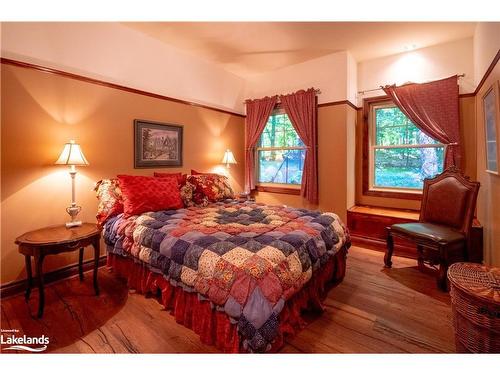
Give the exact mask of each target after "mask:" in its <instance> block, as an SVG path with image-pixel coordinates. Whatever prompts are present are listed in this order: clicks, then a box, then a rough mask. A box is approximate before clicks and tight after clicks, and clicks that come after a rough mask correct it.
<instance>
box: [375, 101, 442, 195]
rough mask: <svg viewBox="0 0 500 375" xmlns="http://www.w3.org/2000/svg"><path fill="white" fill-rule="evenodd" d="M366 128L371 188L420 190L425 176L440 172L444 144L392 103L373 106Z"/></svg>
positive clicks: (432, 175)
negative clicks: (367, 127)
mask: <svg viewBox="0 0 500 375" xmlns="http://www.w3.org/2000/svg"><path fill="white" fill-rule="evenodd" d="M369 127H370V128H369V134H370V136H369V148H370V149H369V151H370V152H369V157H370V161H369V162H370V188H371V189H375V190H376V189H391V190H392V189H410V190H421V189H422V187H423V180H424V179H425V178H429V177H434V176H435V175H436V174H438V173H441V172H442V170H443V161H444V145H442V144H440V143H439V142H437V141H436V140H434V139H433V138H431V137H429V136H427V135H426V134H425V133H423V132H422V131H421V130H420V129H419V128H417V127H416V126H415V124H413V123H412V122H411V121H410V119H409V118H408V117H406V115H405V114H404V113H403V112H401V110H400V109H399V108H398V107H396V106H395V105H394V104H392V103H387V104H383V105H373V106H372V107H371V111H370V119H369Z"/></svg>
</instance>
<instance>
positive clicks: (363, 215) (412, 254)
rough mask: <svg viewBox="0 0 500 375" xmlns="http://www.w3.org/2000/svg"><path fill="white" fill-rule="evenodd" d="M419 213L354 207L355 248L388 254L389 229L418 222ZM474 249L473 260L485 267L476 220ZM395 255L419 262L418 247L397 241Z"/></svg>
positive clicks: (351, 217)
mask: <svg viewBox="0 0 500 375" xmlns="http://www.w3.org/2000/svg"><path fill="white" fill-rule="evenodd" d="M419 215H420V213H419V211H415V210H403V209H396V208H382V207H373V206H354V207H351V208H350V209H348V210H347V227H348V228H349V231H350V233H351V240H352V244H353V245H355V246H356V245H359V246H363V247H366V248H369V249H374V250H379V251H385V249H386V238H387V232H386V229H385V228H387V227H388V226H390V225H392V224H397V223H412V222H417V221H418V218H419ZM471 243H472V246H471V249H470V251H469V260H470V261H471V262H477V263H481V262H482V260H483V227H482V226H481V224H480V223H479V221H477V219H474V222H473V225H472V233H471ZM394 254H396V255H399V256H404V257H408V258H417V248H416V247H415V244H414V243H411V242H408V241H405V240H402V239H396V240H395V241H394Z"/></svg>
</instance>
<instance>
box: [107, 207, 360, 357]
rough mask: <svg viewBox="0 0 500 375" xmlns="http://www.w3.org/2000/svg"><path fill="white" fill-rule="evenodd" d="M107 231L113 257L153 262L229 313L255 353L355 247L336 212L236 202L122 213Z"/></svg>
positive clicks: (265, 347)
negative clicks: (307, 290) (325, 271)
mask: <svg viewBox="0 0 500 375" xmlns="http://www.w3.org/2000/svg"><path fill="white" fill-rule="evenodd" d="M103 232H104V240H105V242H106V245H107V249H108V252H109V253H111V254H113V255H118V256H122V257H127V258H132V259H134V260H136V261H137V262H141V263H143V264H146V265H147V266H148V267H149V269H150V270H151V271H153V272H156V273H159V274H162V275H163V276H164V278H165V279H166V280H168V282H169V283H170V284H172V285H173V286H177V287H181V288H182V289H183V290H185V291H186V292H191V293H196V294H197V295H198V298H199V299H201V300H209V301H210V302H211V304H212V305H213V308H215V309H218V310H219V311H224V312H225V313H226V314H227V316H228V317H229V319H230V320H231V322H232V323H234V324H236V325H237V327H238V333H239V335H240V337H241V339H242V342H243V345H244V346H245V347H246V348H248V351H252V352H263V351H266V350H268V349H269V348H270V346H271V344H272V342H273V339H274V338H275V337H276V334H277V332H278V328H279V314H280V312H281V310H282V309H283V307H284V305H285V303H286V301H288V300H289V299H290V298H292V297H293V296H294V295H295V294H296V293H298V292H299V291H300V290H301V289H302V288H303V287H304V285H306V284H307V282H308V281H309V280H311V278H312V277H313V275H314V274H315V273H317V272H318V271H319V270H320V269H321V268H322V266H323V265H325V264H326V263H327V262H328V261H329V260H330V259H331V258H332V257H333V256H335V254H336V253H337V252H338V251H339V250H340V249H342V248H347V247H349V245H350V240H349V234H348V231H347V229H346V227H345V226H344V224H343V223H342V221H341V220H340V219H339V217H338V216H337V215H336V214H334V213H328V212H327V213H321V212H319V211H310V210H306V209H296V208H291V207H286V206H269V205H263V204H259V203H255V202H248V201H247V202H238V201H234V200H231V201H224V202H218V203H213V204H211V205H209V206H207V207H189V208H183V209H179V210H168V211H158V212H148V213H144V214H142V215H140V216H132V217H129V218H125V217H124V216H123V214H122V215H119V216H116V217H114V218H111V219H109V220H108V221H107V222H106V224H105V226H104V230H103Z"/></svg>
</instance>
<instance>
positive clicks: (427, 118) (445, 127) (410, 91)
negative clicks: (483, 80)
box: [384, 76, 462, 168]
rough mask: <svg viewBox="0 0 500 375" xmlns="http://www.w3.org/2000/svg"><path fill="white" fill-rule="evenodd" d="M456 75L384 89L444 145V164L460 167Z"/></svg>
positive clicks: (421, 127)
mask: <svg viewBox="0 0 500 375" xmlns="http://www.w3.org/2000/svg"><path fill="white" fill-rule="evenodd" d="M457 80H458V77H457V76H453V77H450V78H445V79H441V80H439V81H434V82H429V83H420V84H417V83H412V84H408V85H403V86H399V87H396V86H395V85H393V86H386V87H384V91H385V93H386V94H387V95H389V97H390V98H391V99H392V101H393V102H394V103H395V104H396V105H397V106H398V107H399V109H400V110H401V111H402V112H403V113H404V114H405V115H406V116H408V118H409V119H410V120H411V121H412V122H413V123H414V124H415V125H416V126H417V127H418V128H419V129H420V130H422V131H423V132H424V133H425V134H427V135H428V136H430V137H432V138H434V139H436V140H438V141H439V142H441V143H443V144H445V145H446V155H445V168H448V167H450V166H452V165H455V166H457V167H458V168H460V166H461V159H462V150H461V147H460V143H461V142H460V128H459V112H458V82H457Z"/></svg>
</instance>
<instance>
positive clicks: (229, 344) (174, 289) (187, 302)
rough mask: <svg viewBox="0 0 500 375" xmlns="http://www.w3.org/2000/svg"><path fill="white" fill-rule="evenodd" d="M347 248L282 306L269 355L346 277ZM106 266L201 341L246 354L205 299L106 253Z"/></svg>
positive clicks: (141, 265) (137, 264) (137, 263)
mask: <svg viewBox="0 0 500 375" xmlns="http://www.w3.org/2000/svg"><path fill="white" fill-rule="evenodd" d="M346 255H347V249H345V248H342V249H341V250H340V251H339V252H338V253H337V254H335V256H333V257H332V258H331V259H330V260H329V261H328V262H327V263H326V264H325V265H324V266H323V267H322V268H321V270H319V272H317V273H316V274H315V275H314V276H313V277H312V278H311V280H309V282H308V283H307V284H306V285H305V286H304V288H302V290H301V291H300V292H298V293H296V294H295V295H294V296H293V297H292V298H291V299H290V300H288V301H287V302H286V303H285V306H284V308H283V310H282V311H281V313H280V315H279V319H280V327H279V332H278V337H277V339H276V341H275V342H274V343H273V346H272V348H271V350H270V351H271V352H276V351H278V350H279V349H280V348H281V347H282V346H283V344H284V342H285V338H286V337H291V336H293V335H294V334H295V333H297V332H298V331H299V330H300V329H302V328H303V327H304V326H305V321H304V320H303V319H302V317H301V311H303V310H306V309H315V310H322V309H323V306H322V304H321V301H322V300H323V299H324V297H325V296H326V291H327V288H329V287H331V286H334V285H336V284H338V283H340V282H341V281H342V280H343V278H344V275H345V269H346ZM107 265H108V267H111V268H112V269H113V270H114V271H115V272H116V273H117V274H118V275H119V276H121V277H124V278H126V279H127V285H128V287H129V288H131V289H135V290H136V291H137V292H138V293H141V294H146V293H153V294H154V295H159V302H160V303H161V304H162V305H163V306H164V307H165V309H166V310H170V314H171V315H173V316H174V317H175V320H176V322H177V323H180V324H182V325H184V326H186V327H187V328H190V329H192V330H193V331H194V332H196V333H197V334H198V335H199V336H200V340H201V342H203V343H205V344H208V345H214V346H215V347H216V348H217V349H219V350H221V351H223V352H225V353H240V352H245V351H246V350H245V349H244V348H243V345H242V343H241V340H240V337H239V335H238V330H237V325H236V324H232V323H231V322H230V320H229V316H228V315H227V314H226V313H225V312H223V311H217V310H215V309H213V308H212V306H211V304H210V302H209V301H207V300H200V299H199V298H198V294H197V293H190V292H186V291H185V290H184V289H182V288H181V287H179V286H172V285H171V284H170V283H169V282H168V281H167V280H166V279H165V278H164V277H163V275H161V274H158V273H153V272H151V271H150V270H149V269H148V267H147V265H145V264H144V263H142V262H140V261H134V260H133V259H131V258H124V257H121V256H119V255H114V254H108V259H107Z"/></svg>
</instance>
